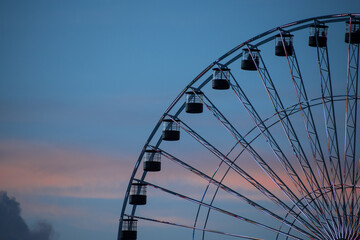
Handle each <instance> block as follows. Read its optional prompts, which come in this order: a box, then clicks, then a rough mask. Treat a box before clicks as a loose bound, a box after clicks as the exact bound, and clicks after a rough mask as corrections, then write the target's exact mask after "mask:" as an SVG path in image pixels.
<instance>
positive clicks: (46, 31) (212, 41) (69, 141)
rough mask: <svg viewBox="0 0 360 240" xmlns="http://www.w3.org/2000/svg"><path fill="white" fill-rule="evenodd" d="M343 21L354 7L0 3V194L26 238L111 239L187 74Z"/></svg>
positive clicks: (259, 0) (235, 2)
mask: <svg viewBox="0 0 360 240" xmlns="http://www.w3.org/2000/svg"><path fill="white" fill-rule="evenodd" d="M347 12H353V13H355V12H360V2H358V1H354V0H344V1H341V2H340V1H337V0H328V1H310V0H304V1H284V0H275V1H265V0H252V1H248V0H224V1H214V0H198V1H189V0H183V1H175V0H154V1H146V0H135V1H126V0H118V1H110V0H104V1H98V0H86V1H84V0H76V1H70V0H64V1H45V0H35V1H26V0H18V1H9V0H3V1H0V133H1V134H0V191H6V192H7V194H8V195H9V196H10V197H15V198H16V200H17V201H18V202H19V203H20V207H21V215H22V217H23V218H24V220H25V221H26V222H27V224H28V225H29V227H30V228H36V226H37V224H38V223H39V221H40V222H41V221H46V222H47V223H49V224H51V226H52V228H53V230H54V232H55V233H56V234H55V235H56V238H57V239H59V240H65V239H66V240H72V239H89V240H95V239H100V238H101V239H104V240H107V239H108V240H111V239H115V238H116V237H117V228H118V219H119V215H120V211H121V206H122V203H123V197H124V195H125V190H126V187H127V184H128V179H129V178H130V175H131V172H132V170H133V167H134V164H135V162H136V160H137V158H138V155H139V154H140V152H141V150H142V147H143V145H144V143H145V141H146V139H147V138H148V136H149V134H150V133H151V131H152V129H153V127H154V126H155V124H156V123H157V121H158V120H159V119H160V117H161V115H162V113H163V112H164V111H165V110H166V108H167V107H168V106H169V105H170V103H171V102H172V101H173V99H175V97H176V96H177V94H179V93H180V91H181V90H182V89H183V88H184V87H185V86H186V85H187V84H188V83H189V82H190V81H191V80H192V79H193V78H194V77H195V76H196V75H197V74H199V73H200V72H201V71H202V70H203V69H204V68H205V67H206V66H208V65H209V64H210V63H211V62H213V61H214V60H215V59H217V58H218V57H219V56H221V55H222V54H224V53H225V52H227V51H228V50H230V49H231V48H233V47H234V46H236V45H238V44H239V43H241V42H243V41H245V40H247V39H249V38H251V37H253V36H255V35H257V34H260V33H262V32H264V31H266V30H269V29H271V28H274V27H276V26H279V25H283V24H285V23H288V22H292V21H296V20H300V19H305V18H309V17H314V16H321V15H327V14H334V13H347ZM190 153H191V150H189V154H190ZM193 154H199V155H201V154H200V153H193ZM197 164H198V165H199V166H200V167H202V168H204V169H206V168H207V166H204V163H202V162H199V163H197ZM158 180H159V181H161V180H164V179H161V178H160V177H159V179H158ZM166 180H167V181H176V177H174V178H173V179H172V177H171V175H168V176H167V177H166ZM146 231H150V230H149V229H147V230H146Z"/></svg>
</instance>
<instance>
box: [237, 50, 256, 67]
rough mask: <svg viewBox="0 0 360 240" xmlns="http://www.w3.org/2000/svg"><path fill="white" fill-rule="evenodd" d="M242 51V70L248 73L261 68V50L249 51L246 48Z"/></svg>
mask: <svg viewBox="0 0 360 240" xmlns="http://www.w3.org/2000/svg"><path fill="white" fill-rule="evenodd" d="M242 51H243V55H242V60H241V69H243V70H248V71H255V70H257V66H259V58H260V50H258V49H250V51H249V49H247V48H244V49H243V50H242ZM251 55H252V57H251Z"/></svg>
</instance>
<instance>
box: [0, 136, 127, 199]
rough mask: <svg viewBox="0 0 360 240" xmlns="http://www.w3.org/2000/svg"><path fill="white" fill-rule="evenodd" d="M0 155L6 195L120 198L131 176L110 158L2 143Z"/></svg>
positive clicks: (1, 183)
mask: <svg viewBox="0 0 360 240" xmlns="http://www.w3.org/2000/svg"><path fill="white" fill-rule="evenodd" d="M0 152H1V160H0V188H1V189H6V190H8V191H19V192H23V193H24V192H29V193H30V192H31V193H32V194H48V195H61V196H72V197H90V198H120V197H122V193H123V191H124V189H125V185H126V184H127V181H128V180H127V179H128V178H129V176H130V174H131V173H130V172H129V168H128V167H127V166H126V165H125V164H124V160H122V161H120V160H119V159H117V158H116V157H114V156H106V155H99V154H95V153H90V152H85V151H84V152H81V151H76V150H72V149H63V148H57V147H54V146H52V145H47V144H39V143H30V142H24V141H8V142H4V141H2V142H0ZM129 162H130V158H129Z"/></svg>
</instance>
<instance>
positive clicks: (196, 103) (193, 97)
mask: <svg viewBox="0 0 360 240" xmlns="http://www.w3.org/2000/svg"><path fill="white" fill-rule="evenodd" d="M202 97H203V93H202V92H201V91H200V90H194V91H188V92H186V105H185V111H186V112H187V113H202V112H203V103H202V100H201V98H202Z"/></svg>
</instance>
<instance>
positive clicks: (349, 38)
mask: <svg viewBox="0 0 360 240" xmlns="http://www.w3.org/2000/svg"><path fill="white" fill-rule="evenodd" d="M345 42H346V43H350V44H359V43H360V20H359V19H351V21H348V22H346V33H345Z"/></svg>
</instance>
